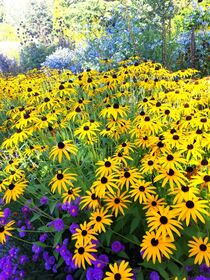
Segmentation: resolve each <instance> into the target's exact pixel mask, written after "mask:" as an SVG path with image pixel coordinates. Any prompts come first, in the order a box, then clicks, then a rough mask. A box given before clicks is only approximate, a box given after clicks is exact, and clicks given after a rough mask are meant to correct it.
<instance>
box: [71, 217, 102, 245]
mask: <svg viewBox="0 0 210 280" xmlns="http://www.w3.org/2000/svg"><path fill="white" fill-rule="evenodd" d="M75 231H76V232H75V233H74V234H73V235H72V239H73V240H75V239H76V242H78V243H79V244H86V243H88V242H90V241H91V240H97V237H96V235H97V233H96V232H95V231H94V230H93V228H92V227H91V226H90V225H89V224H87V222H86V221H85V222H84V223H83V224H80V225H79V228H77V229H76V230H75Z"/></svg>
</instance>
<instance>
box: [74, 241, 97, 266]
mask: <svg viewBox="0 0 210 280" xmlns="http://www.w3.org/2000/svg"><path fill="white" fill-rule="evenodd" d="M75 247H76V249H75V251H74V255H73V257H72V260H73V261H74V262H75V265H76V266H78V267H79V268H80V267H81V266H82V267H83V268H84V269H86V264H85V262H87V263H88V264H89V265H91V264H92V263H91V261H95V259H96V258H95V257H94V256H93V255H92V253H95V252H97V250H96V248H95V245H94V244H92V243H91V242H89V243H83V242H82V243H76V245H75Z"/></svg>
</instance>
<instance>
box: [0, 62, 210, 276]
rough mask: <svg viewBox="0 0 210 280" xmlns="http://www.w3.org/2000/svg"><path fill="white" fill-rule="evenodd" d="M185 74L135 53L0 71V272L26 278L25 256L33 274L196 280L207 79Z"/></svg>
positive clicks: (209, 254) (205, 266) (203, 248)
mask: <svg viewBox="0 0 210 280" xmlns="http://www.w3.org/2000/svg"><path fill="white" fill-rule="evenodd" d="M196 74H197V71H195V70H192V69H188V70H183V71H177V72H173V73H171V72H169V71H168V70H166V69H164V68H163V67H162V66H161V65H160V64H155V63H152V62H151V61H140V60H139V58H137V57H135V58H132V59H130V60H127V61H122V62H121V63H119V65H118V67H117V68H113V69H109V70H108V71H106V72H98V71H96V70H90V69H88V70H87V71H85V72H82V73H80V74H77V75H76V74H73V73H71V72H70V71H62V72H60V71H57V70H56V71H51V70H47V69H46V70H44V71H42V72H41V71H40V72H38V71H32V72H30V73H27V74H26V75H18V76H16V77H7V78H6V77H1V78H0V84H1V89H2V90H1V98H0V110H1V122H2V123H1V141H2V143H1V150H0V157H1V171H0V195H1V208H2V209H1V212H0V215H1V218H0V243H2V247H1V252H2V254H3V256H2V259H1V260H0V262H2V263H7V265H5V266H3V265H2V266H0V279H33V275H35V271H34V272H33V270H32V269H31V271H29V270H28V267H27V263H28V262H30V265H31V267H33V263H35V267H39V270H40V269H41V267H43V271H44V270H46V271H48V276H46V274H45V272H43V279H48V278H47V277H51V278H53V277H57V278H55V279H68V280H70V279H88V280H94V279H95V280H100V279H106V280H118V279H122V280H128V279H139V280H141V279H167V280H168V279H184V277H186V279H208V277H209V276H210V269H209V259H210V242H209V239H208V231H209V224H210V221H209V212H208V210H209V188H210V173H209V148H210V137H209V129H210V122H209V108H208V88H209V81H208V79H207V78H203V79H198V78H196ZM24 270H25V272H24ZM32 272H33V273H32ZM30 273H31V274H30ZM38 273H39V279H41V278H40V277H42V276H40V271H39V272H38ZM53 275H55V276H53ZM199 275H200V276H199ZM199 277H200V278H199ZM202 277H203V278H202ZM51 278H49V279H51Z"/></svg>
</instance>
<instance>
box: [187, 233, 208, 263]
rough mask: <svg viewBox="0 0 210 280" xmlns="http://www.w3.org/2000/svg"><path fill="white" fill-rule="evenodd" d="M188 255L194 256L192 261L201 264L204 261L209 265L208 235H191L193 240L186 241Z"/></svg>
mask: <svg viewBox="0 0 210 280" xmlns="http://www.w3.org/2000/svg"><path fill="white" fill-rule="evenodd" d="M188 246H189V247H190V249H189V257H193V256H195V260H194V263H195V264H197V263H198V264H201V263H202V262H204V261H205V263H206V265H207V266H210V243H209V239H208V237H205V238H201V237H195V236H193V240H190V241H189V242H188Z"/></svg>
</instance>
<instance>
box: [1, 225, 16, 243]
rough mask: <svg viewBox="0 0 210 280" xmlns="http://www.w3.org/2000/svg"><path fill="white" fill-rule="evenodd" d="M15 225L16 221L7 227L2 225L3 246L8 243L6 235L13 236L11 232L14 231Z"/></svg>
mask: <svg viewBox="0 0 210 280" xmlns="http://www.w3.org/2000/svg"><path fill="white" fill-rule="evenodd" d="M14 223H15V221H10V222H9V223H7V224H5V225H2V224H1V225H0V243H1V244H3V243H5V242H6V235H8V236H12V234H11V233H10V231H11V230H14V228H13V227H12V225H13V224H14Z"/></svg>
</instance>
